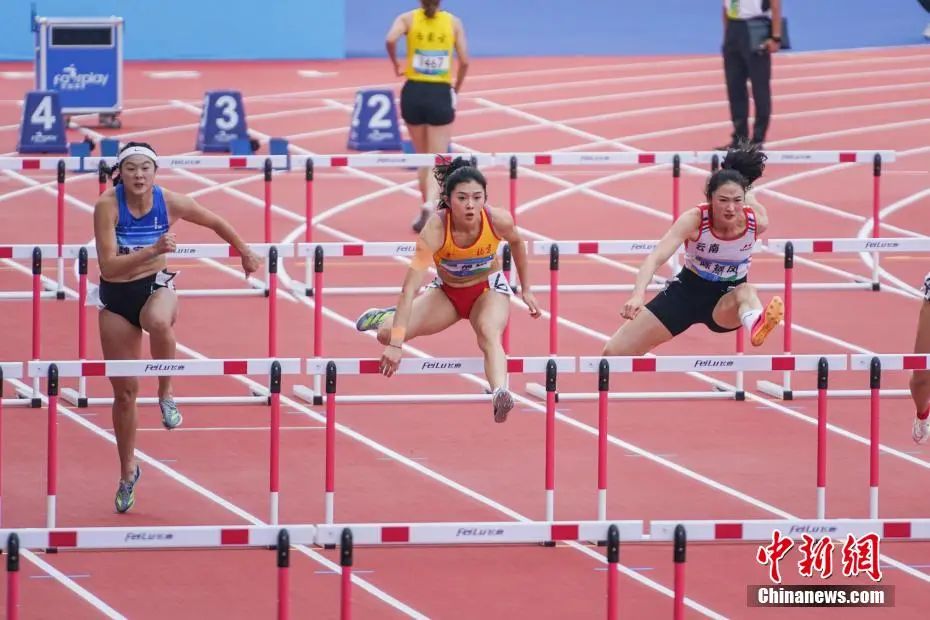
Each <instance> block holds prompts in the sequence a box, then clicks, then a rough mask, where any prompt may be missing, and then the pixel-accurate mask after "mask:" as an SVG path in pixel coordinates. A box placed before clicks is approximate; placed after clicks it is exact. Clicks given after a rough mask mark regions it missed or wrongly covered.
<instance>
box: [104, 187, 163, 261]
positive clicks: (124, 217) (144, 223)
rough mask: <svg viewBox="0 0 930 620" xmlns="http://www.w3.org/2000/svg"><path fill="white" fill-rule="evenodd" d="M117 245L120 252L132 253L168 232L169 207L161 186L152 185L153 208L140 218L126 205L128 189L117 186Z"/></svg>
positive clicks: (153, 242) (151, 243)
mask: <svg viewBox="0 0 930 620" xmlns="http://www.w3.org/2000/svg"><path fill="white" fill-rule="evenodd" d="M116 204H117V205H118V206H117V211H118V216H117V220H116V246H117V253H118V254H131V253H132V252H137V251H139V250H141V249H142V248H144V247H147V246H150V245H154V244H155V242H156V241H158V239H159V237H161V236H162V235H164V234H165V233H166V232H168V225H169V221H168V207H167V205H165V195H164V194H163V193H162V190H161V188H160V187H159V186H157V185H155V186H153V187H152V209H151V210H150V211H149V212H148V213H146V214H145V215H143V216H142V217H140V218H137V217H134V216H133V215H132V213H130V211H129V207H127V206H126V189H125V188H124V187H123V186H122V185H117V186H116Z"/></svg>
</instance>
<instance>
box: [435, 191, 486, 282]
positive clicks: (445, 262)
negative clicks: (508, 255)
mask: <svg viewBox="0 0 930 620" xmlns="http://www.w3.org/2000/svg"><path fill="white" fill-rule="evenodd" d="M440 217H441V218H442V220H443V224H444V228H445V240H444V241H443V244H442V247H440V248H439V249H438V250H437V251H436V252H435V253H434V254H433V262H435V263H436V271H437V272H439V277H440V279H441V280H442V281H443V282H445V283H447V284H451V285H452V286H468V285H470V284H474V283H475V282H478V281H480V280H481V279H483V278H487V277H488V276H489V275H491V274H492V273H494V272H495V271H497V270H498V269H500V264H499V262H498V259H497V246H498V245H500V241H501V238H500V237H498V236H497V233H496V232H495V231H494V226H493V224H491V215H490V211H488V208H487V207H485V208H483V209H482V210H481V231H480V232H479V233H478V238H477V239H476V240H475V242H474V243H473V244H471V245H470V246H468V247H467V248H460V247H458V246H457V245H455V241H454V240H453V239H452V217H451V213H449V212H447V211H446V210H445V209H443V210H442V211H440Z"/></svg>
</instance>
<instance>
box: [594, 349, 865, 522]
mask: <svg viewBox="0 0 930 620" xmlns="http://www.w3.org/2000/svg"><path fill="white" fill-rule="evenodd" d="M846 363H847V359H846V356H845V355H793V356H774V355H732V356H722V355H721V356H712V355H707V356H699V357H694V356H674V355H669V356H662V357H646V356H642V357H636V356H630V357H581V358H579V359H578V372H579V373H589V374H591V373H597V375H598V391H597V393H596V394H597V401H598V410H597V414H598V415H597V420H598V421H597V429H598V438H597V463H598V465H597V489H598V492H597V494H598V498H597V515H598V517H597V518H598V519H599V520H603V519H606V518H607V434H608V433H607V415H608V407H607V401H608V394H609V390H610V375H611V374H612V373H620V374H631V373H638V372H676V373H690V372H696V371H699V372H708V371H710V372H719V371H727V372H731V371H735V370H742V371H744V372H749V371H772V370H786V369H790V370H799V371H803V370H807V371H818V374H819V375H820V376H822V377H823V380H824V382H825V381H826V373H827V369H831V370H845V369H846ZM818 402H822V412H823V413H822V415H821V416H820V417H821V419H822V425H823V431H821V430H820V427H818V449H817V454H818V459H817V462H818V467H817V470H818V476H817V505H818V513H819V514H822V512H823V508H822V507H824V506H825V502H826V500H825V486H826V485H825V482H824V479H825V475H822V473H823V474H825V471H826V460H825V458H824V457H825V451H826V446H825V442H826V398H825V397H823V398H822V400H821V401H818Z"/></svg>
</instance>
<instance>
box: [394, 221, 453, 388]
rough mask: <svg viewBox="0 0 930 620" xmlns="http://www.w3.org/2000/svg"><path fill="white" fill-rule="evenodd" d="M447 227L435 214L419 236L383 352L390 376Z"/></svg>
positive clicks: (395, 368)
mask: <svg viewBox="0 0 930 620" xmlns="http://www.w3.org/2000/svg"><path fill="white" fill-rule="evenodd" d="M444 232H445V231H444V228H443V223H442V220H441V219H439V216H437V215H433V216H432V217H431V218H430V219H429V220H428V221H427V222H426V226H424V227H423V230H422V231H421V232H420V236H419V237H418V238H417V247H416V251H415V252H414V255H413V260H412V261H411V262H410V267H409V268H408V269H407V274H406V275H405V276H404V284H403V287H402V288H401V291H400V296H399V297H398V298H397V310H395V312H394V319H393V323H392V325H391V339H390V341H389V342H388V345H387V346H386V347H385V349H384V353H383V354H382V355H381V372H382V373H383V374H384V375H385V376H387V377H390V376H391V375H393V374H394V371H395V370H397V365H398V364H399V363H400V357H401V353H402V352H403V349H402V348H401V347H402V346H403V344H404V339H405V338H406V337H407V325H408V324H409V323H410V313H411V311H412V309H413V298H414V297H415V296H416V293H417V289H419V288H420V284H421V283H422V282H423V273H424V272H425V271H426V270H427V269H429V267H430V265H432V264H433V254H435V253H436V251H438V250H439V248H441V247H442V243H443V235H444Z"/></svg>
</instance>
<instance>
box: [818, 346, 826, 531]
mask: <svg viewBox="0 0 930 620" xmlns="http://www.w3.org/2000/svg"><path fill="white" fill-rule="evenodd" d="M827 372H828V366H827V360H826V358H820V362H819V363H818V365H817V518H818V519H825V518H826V513H827Z"/></svg>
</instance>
